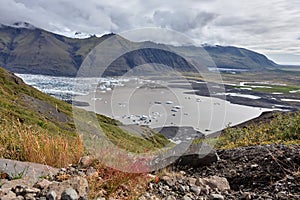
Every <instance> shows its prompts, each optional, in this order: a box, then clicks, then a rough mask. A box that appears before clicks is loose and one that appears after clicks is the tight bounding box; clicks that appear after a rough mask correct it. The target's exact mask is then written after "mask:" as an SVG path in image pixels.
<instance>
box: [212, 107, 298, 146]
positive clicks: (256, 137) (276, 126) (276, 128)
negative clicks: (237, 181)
mask: <svg viewBox="0 0 300 200" xmlns="http://www.w3.org/2000/svg"><path fill="white" fill-rule="evenodd" d="M215 142H216V143H215V147H216V148H221V149H230V148H235V147H240V146H252V145H263V144H274V143H284V144H300V111H298V112H295V113H288V114H281V113H277V114H275V116H274V118H273V119H271V120H270V121H269V122H261V123H259V124H250V125H248V126H246V127H243V128H240V127H238V128H235V127H232V128H231V127H229V128H227V129H225V130H224V131H223V132H222V134H221V136H220V137H219V138H217V139H216V141H215Z"/></svg>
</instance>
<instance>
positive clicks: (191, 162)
mask: <svg viewBox="0 0 300 200" xmlns="http://www.w3.org/2000/svg"><path fill="white" fill-rule="evenodd" d="M218 160H219V157H218V155H217V153H216V151H215V150H214V149H213V148H211V147H210V146H209V145H207V144H205V143H200V144H192V145H191V146H190V147H189V149H188V150H187V152H185V153H184V154H183V155H181V156H180V157H179V159H178V160H177V161H176V162H175V165H178V166H187V167H193V168H198V167H201V166H206V165H210V164H212V163H214V162H217V161H218Z"/></svg>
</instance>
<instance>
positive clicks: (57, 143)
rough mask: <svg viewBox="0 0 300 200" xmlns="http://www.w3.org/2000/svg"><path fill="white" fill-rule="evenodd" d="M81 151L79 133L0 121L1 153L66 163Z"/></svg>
mask: <svg viewBox="0 0 300 200" xmlns="http://www.w3.org/2000/svg"><path fill="white" fill-rule="evenodd" d="M82 154H83V145H82V143H81V140H80V137H79V136H77V137H71V136H64V135H59V134H57V135H55V136H54V135H51V134H50V133H48V132H47V131H42V129H39V128H37V127H33V126H29V125H25V124H22V123H20V122H14V121H13V122H10V123H7V122H3V121H2V122H1V125H0V157H2V158H7V159H14V160H20V161H29V162H36V163H41V164H47V165H51V166H54V167H65V166H67V165H68V164H71V163H76V162H78V160H79V158H80V157H81V156H82Z"/></svg>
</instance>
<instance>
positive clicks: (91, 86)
mask: <svg viewBox="0 0 300 200" xmlns="http://www.w3.org/2000/svg"><path fill="white" fill-rule="evenodd" d="M19 76H20V77H21V78H23V80H24V81H25V82H26V83H28V84H29V85H33V86H34V87H36V88H38V89H40V90H41V91H44V92H46V93H48V94H52V95H53V96H55V97H57V98H61V99H66V98H69V97H70V96H72V97H73V98H74V99H73V100H75V101H76V102H86V103H88V104H89V106H84V107H82V108H83V109H86V110H89V111H94V112H96V113H99V114H103V115H106V116H109V117H112V118H114V119H117V120H119V121H121V122H122V123H124V124H138V125H148V126H150V127H151V128H158V127H165V126H191V127H193V128H194V129H195V130H198V131H200V132H202V133H206V134H209V133H213V132H216V131H219V130H222V129H224V128H225V127H226V126H228V125H237V124H240V123H243V122H245V121H248V120H251V119H253V118H256V117H258V116H260V115H261V114H262V112H264V111H270V110H271V109H265V108H258V107H250V106H244V105H237V104H232V103H230V102H229V101H226V100H223V99H220V98H215V97H204V96H198V95H196V94H193V93H192V90H191V89H187V88H185V89H184V88H183V87H174V86H173V87H169V84H170V83H169V82H168V81H166V82H164V81H161V80H159V81H157V80H156V81H153V80H152V81H150V80H143V79H138V78H133V79H124V78H122V79H114V78H101V79H99V78H66V77H51V76H41V75H24V74H19ZM178 84H180V83H178ZM183 84H184V83H183Z"/></svg>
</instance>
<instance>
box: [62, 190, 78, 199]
mask: <svg viewBox="0 0 300 200" xmlns="http://www.w3.org/2000/svg"><path fill="white" fill-rule="evenodd" d="M77 199H79V196H78V194H77V192H76V191H75V190H74V189H73V188H67V189H65V190H64V191H63V192H62V193H61V200H77Z"/></svg>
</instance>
